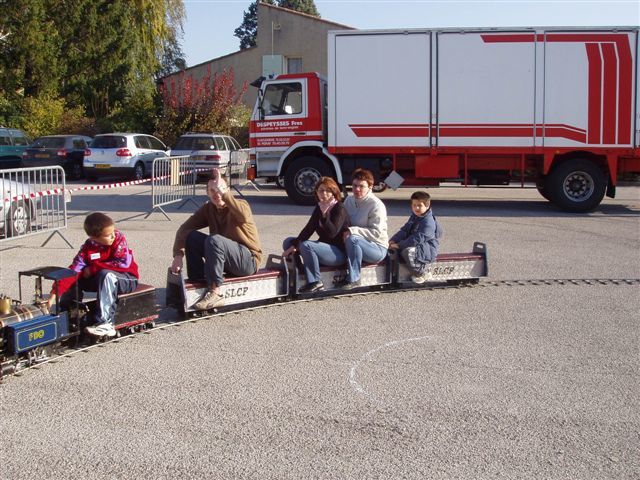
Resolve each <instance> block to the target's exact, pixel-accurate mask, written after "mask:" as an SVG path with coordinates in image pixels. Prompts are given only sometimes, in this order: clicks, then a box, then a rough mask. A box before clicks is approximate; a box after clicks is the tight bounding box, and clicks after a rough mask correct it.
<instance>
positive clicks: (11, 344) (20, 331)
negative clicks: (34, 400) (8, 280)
mask: <svg viewBox="0 0 640 480" xmlns="http://www.w3.org/2000/svg"><path fill="white" fill-rule="evenodd" d="M75 275H76V272H75V271H73V270H71V269H68V268H60V267H41V268H36V269H33V270H27V271H23V272H19V273H18V286H19V292H20V300H19V301H15V300H14V301H11V300H9V299H8V298H2V299H0V381H1V380H2V377H3V376H5V375H9V374H12V373H14V372H16V371H18V370H20V369H22V368H25V367H29V366H32V365H35V364H37V363H41V362H43V361H45V360H48V359H49V358H51V357H52V356H54V355H55V354H56V353H57V352H58V351H60V350H61V349H62V348H64V347H74V346H77V345H79V344H82V343H87V342H91V341H92V339H91V338H89V337H88V336H87V335H86V334H85V333H84V328H85V327H86V326H87V319H88V318H90V317H89V315H88V314H89V313H90V312H92V311H93V309H94V307H95V300H88V301H85V302H76V303H75V304H74V305H73V306H72V307H71V308H70V309H69V310H67V311H60V305H59V304H58V303H56V306H55V309H53V308H52V311H49V310H48V308H47V307H46V302H45V299H44V296H43V292H42V281H43V280H49V281H52V282H57V281H58V280H62V279H63V278H67V277H71V276H75ZM23 277H35V296H34V300H33V303H31V304H27V303H23V301H22V280H23ZM76 288H77V286H76ZM157 318H158V307H157V305H156V290H155V288H153V287H152V286H150V285H144V284H139V285H138V288H137V289H136V290H135V291H134V292H132V293H129V294H126V295H121V296H120V298H119V299H118V308H117V309H116V318H115V328H116V331H117V332H118V334H119V335H120V334H122V333H124V332H126V333H131V332H133V331H136V330H140V329H145V328H153V327H154V326H155V320H156V319H157Z"/></svg>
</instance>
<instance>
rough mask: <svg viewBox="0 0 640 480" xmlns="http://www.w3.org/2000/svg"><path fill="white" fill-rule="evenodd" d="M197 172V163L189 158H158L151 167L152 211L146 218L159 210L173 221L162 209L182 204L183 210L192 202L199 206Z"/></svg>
mask: <svg viewBox="0 0 640 480" xmlns="http://www.w3.org/2000/svg"><path fill="white" fill-rule="evenodd" d="M196 178H197V172H196V169H195V163H194V161H193V159H192V158H190V157H188V156H182V157H164V158H156V159H155V160H154V161H153V166H152V167H151V210H150V211H149V212H148V213H147V215H146V216H145V217H144V218H147V217H149V215H151V214H152V213H153V212H154V211H156V210H159V211H160V212H162V214H163V215H164V216H165V217H166V218H167V220H171V218H169V215H167V212H165V211H164V209H163V208H162V207H164V206H166V205H170V204H172V203H177V202H182V205H180V206H179V207H178V208H182V207H183V206H184V205H185V204H186V203H187V202H189V201H191V202H193V203H194V204H196V205H197V203H196V201H195V200H194V197H195V196H196Z"/></svg>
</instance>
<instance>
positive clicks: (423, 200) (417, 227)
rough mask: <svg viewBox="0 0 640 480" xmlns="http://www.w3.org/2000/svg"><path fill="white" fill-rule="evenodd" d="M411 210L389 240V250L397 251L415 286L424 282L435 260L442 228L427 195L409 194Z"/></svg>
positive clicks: (424, 193) (421, 193)
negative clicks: (402, 224) (404, 221)
mask: <svg viewBox="0 0 640 480" xmlns="http://www.w3.org/2000/svg"><path fill="white" fill-rule="evenodd" d="M411 211H412V212H413V213H412V214H411V216H410V217H409V220H408V221H407V223H405V224H404V226H403V227H402V228H401V229H400V230H398V232H397V233H396V234H395V235H393V236H392V237H391V239H390V240H389V250H399V251H400V255H402V258H404V261H405V262H406V264H407V267H408V268H409V270H410V271H411V273H412V274H413V275H412V276H411V280H412V281H413V282H414V283H418V284H421V283H424V282H425V281H426V280H427V278H426V275H425V273H426V271H427V267H428V266H429V264H430V263H431V262H433V261H434V260H435V259H436V256H437V255H438V246H439V244H440V240H439V239H440V237H442V229H441V228H440V225H439V224H438V222H437V220H436V218H435V217H434V216H433V212H432V210H431V196H430V195H429V194H428V193H427V192H420V191H418V192H413V194H411Z"/></svg>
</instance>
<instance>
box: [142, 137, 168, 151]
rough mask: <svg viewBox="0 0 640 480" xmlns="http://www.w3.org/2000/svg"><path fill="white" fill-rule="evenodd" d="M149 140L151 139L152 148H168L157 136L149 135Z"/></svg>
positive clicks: (163, 149)
mask: <svg viewBox="0 0 640 480" xmlns="http://www.w3.org/2000/svg"><path fill="white" fill-rule="evenodd" d="M147 140H148V141H149V144H150V145H151V148H153V149H154V150H162V151H163V152H164V151H165V150H166V149H167V147H165V146H164V143H162V142H161V141H160V140H158V139H157V138H156V137H151V136H149V137H147Z"/></svg>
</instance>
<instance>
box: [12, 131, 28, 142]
mask: <svg viewBox="0 0 640 480" xmlns="http://www.w3.org/2000/svg"><path fill="white" fill-rule="evenodd" d="M11 135H12V136H13V144H14V145H29V139H28V138H27V137H26V136H25V134H24V133H22V132H21V131H20V130H11Z"/></svg>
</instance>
